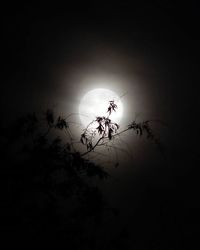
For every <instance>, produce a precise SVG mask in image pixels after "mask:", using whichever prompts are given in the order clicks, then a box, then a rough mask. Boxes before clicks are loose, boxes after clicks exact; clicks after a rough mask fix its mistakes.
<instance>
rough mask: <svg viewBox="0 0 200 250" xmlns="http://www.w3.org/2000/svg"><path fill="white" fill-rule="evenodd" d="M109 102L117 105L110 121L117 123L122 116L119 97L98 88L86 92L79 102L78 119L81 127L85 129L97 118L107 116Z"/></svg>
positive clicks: (110, 91) (112, 92)
mask: <svg viewBox="0 0 200 250" xmlns="http://www.w3.org/2000/svg"><path fill="white" fill-rule="evenodd" d="M109 101H114V102H115V104H116V105H117V109H116V112H115V111H113V112H112V113H111V115H110V119H111V120H112V121H113V122H116V123H119V121H120V120H121V118H122V115H123V104H122V102H121V100H120V97H119V96H118V95H117V94H116V93H115V92H114V91H112V90H110V89H105V88H98V89H93V90H91V91H89V92H87V93H86V94H85V95H84V96H83V97H82V99H81V101H80V104H79V117H80V120H81V123H82V125H83V126H84V127H86V126H87V125H88V124H89V123H90V122H91V121H93V120H95V118H96V117H97V116H108V112H107V110H108V106H109Z"/></svg>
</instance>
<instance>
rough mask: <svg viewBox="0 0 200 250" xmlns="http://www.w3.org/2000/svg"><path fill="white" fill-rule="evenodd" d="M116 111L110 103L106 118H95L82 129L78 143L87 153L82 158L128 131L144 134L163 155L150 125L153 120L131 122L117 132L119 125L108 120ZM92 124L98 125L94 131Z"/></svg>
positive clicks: (160, 145) (115, 106)
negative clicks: (79, 142) (84, 147)
mask: <svg viewBox="0 0 200 250" xmlns="http://www.w3.org/2000/svg"><path fill="white" fill-rule="evenodd" d="M116 109H117V105H116V104H115V102H114V101H110V102H109V106H108V110H107V113H108V116H107V117H106V116H98V117H96V119H95V120H93V121H92V122H91V123H89V124H88V126H87V127H86V128H85V129H84V132H83V133H82V134H81V138H80V141H81V143H82V144H83V145H85V146H86V148H87V151H86V152H85V153H83V154H82V156H84V155H86V154H88V153H90V152H91V151H94V150H95V148H96V147H97V146H104V147H107V146H110V145H109V141H111V140H113V139H114V138H115V137H116V136H120V135H121V134H123V133H125V132H127V131H129V130H133V131H135V133H136V135H138V136H142V135H144V134H146V138H147V139H149V140H151V141H153V142H154V143H155V144H156V146H157V148H158V149H159V151H160V152H161V153H162V154H163V155H164V152H165V149H164V146H163V145H162V143H161V142H160V140H159V138H157V137H156V135H155V134H154V132H153V129H152V128H151V125H150V123H151V122H152V121H153V120H152V121H150V120H146V121H143V122H139V123H137V122H136V121H133V122H132V123H130V124H129V125H128V126H127V127H126V128H125V129H124V130H122V131H119V128H120V126H119V124H117V123H113V122H112V120H111V119H110V116H111V114H112V112H113V111H114V112H116ZM158 122H160V121H158ZM94 124H98V125H97V127H96V128H95V129H94V128H93V125H94ZM91 127H92V128H91Z"/></svg>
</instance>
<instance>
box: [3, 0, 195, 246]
mask: <svg viewBox="0 0 200 250" xmlns="http://www.w3.org/2000/svg"><path fill="white" fill-rule="evenodd" d="M138 2H140V3H137V4H133V3H132V4H130V3H124V4H116V3H115V4H114V3H113V4H109V5H108V4H106V3H105V4H101V3H100V2H99V4H98V5H94V4H90V5H88V6H80V5H79V4H77V5H76V6H73V7H72V6H62V5H54V4H51V5H45V6H42V5H36V4H35V5H31V4H26V5H21V6H19V5H18V4H17V3H16V4H14V5H9V6H5V7H3V8H2V14H1V15H2V21H1V23H2V24H3V29H2V32H1V33H2V40H3V45H1V50H2V54H3V56H2V57H1V61H2V63H3V67H2V68H1V69H2V75H1V79H2V80H1V91H0V93H1V99H0V101H1V105H0V111H1V117H2V120H4V126H5V125H6V123H7V122H8V121H10V120H12V119H13V118H14V117H16V116H17V115H18V114H21V113H23V112H26V111H29V110H42V109H43V108H46V107H48V106H50V107H52V106H54V105H55V106H56V107H57V108H58V109H59V107H60V109H61V111H62V112H63V110H64V106H63V105H66V107H67V109H66V112H71V110H70V109H73V111H74V110H75V108H76V104H77V99H79V97H80V95H81V93H82V92H81V91H83V89H84V88H87V86H85V85H81V80H82V77H83V78H85V77H90V75H92V76H95V77H96V76H101V75H103V76H105V77H114V78H116V79H125V81H126V82H128V83H127V84H125V85H124V87H125V91H124V92H126V91H129V92H130V94H129V96H128V97H127V98H128V100H127V104H126V105H127V106H128V110H129V112H130V113H131V110H132V105H133V102H132V101H133V99H134V98H136V99H137V102H136V104H135V105H136V107H137V108H135V107H133V109H134V111H137V112H140V111H141V112H144V113H145V112H146V113H145V114H147V115H153V116H154V117H155V116H156V117H159V118H162V120H166V122H167V123H168V124H169V128H168V131H167V134H165V135H164V137H167V139H166V143H167V147H168V160H167V161H166V162H165V161H163V160H160V157H159V156H157V155H156V156H155V154H154V153H152V155H151V152H152V150H150V153H148V148H144V152H145V153H144V154H143V153H142V149H141V150H139V151H140V153H139V154H140V155H139V156H138V157H137V156H136V158H138V159H139V160H138V162H136V164H137V163H138V166H139V167H138V166H137V167H136V169H137V171H136V172H137V173H135V174H134V171H133V170H130V169H131V167H132V165H131V166H129V168H128V169H126V168H125V169H126V171H125V170H122V169H123V166H121V169H119V170H116V172H117V173H115V174H116V179H118V178H119V175H121V172H123V173H124V172H125V173H124V174H123V175H122V178H121V180H119V182H120V184H119V182H117V181H113V182H114V184H113V185H111V184H108V186H109V185H111V187H110V186H109V187H108V189H109V190H111V191H110V193H111V194H110V195H113V197H114V198H113V200H114V202H115V203H116V204H118V205H119V204H120V206H122V207H123V208H122V209H124V211H126V212H127V213H126V214H128V215H129V216H130V218H129V219H127V221H129V220H130V221H131V223H129V224H128V227H130V228H132V233H133V234H135V233H136V231H137V230H136V229H135V228H136V226H132V225H133V224H134V223H136V225H137V228H139V229H138V231H137V233H138V235H143V234H144V235H145V237H147V236H148V235H149V232H150V231H151V230H152V228H151V225H152V221H153V220H155V218H157V210H156V209H157V207H158V204H161V203H162V205H163V206H164V207H165V208H166V207H167V208H166V209H168V210H169V213H168V216H169V218H163V221H164V222H163V224H162V225H163V227H164V228H165V225H166V223H167V221H169V220H176V223H175V224H173V223H172V224H170V223H171V222H168V224H167V226H166V228H167V229H166V228H165V229H163V228H162V229H160V230H166V231H167V232H168V233H169V235H172V234H177V239H178V240H180V238H181V237H184V235H187V233H188V232H189V229H188V228H189V227H190V228H192V229H191V232H192V236H191V237H193V235H196V234H197V233H198V225H199V222H200V217H199V214H198V212H197V211H198V209H199V204H198V195H199V184H198V182H199V181H198V176H199V170H198V164H197V163H195V162H196V161H199V140H198V139H199V121H198V120H199V119H198V118H199V117H198V116H199V109H198V108H199V104H200V103H199V92H198V86H199V7H198V5H197V3H196V1H187V3H185V4H183V3H182V2H180V3H178V2H177V1H175V2H174V1H156V0H154V1H151V3H150V1H149V3H145V2H144V1H138ZM65 79H66V80H65ZM136 79H137V82H138V84H134V81H135V80H136ZM79 80H80V82H79V83H77V81H79ZM72 83H73V84H72ZM117 86H118V85H117ZM77 89H80V91H79V92H76V91H77ZM119 89H120V91H121V90H123V86H120V87H119ZM134 91H136V93H137V94H135V96H134ZM76 94H77V96H78V97H76ZM72 97H73V98H72ZM63 102H64V104H63ZM65 102H66V104H65ZM140 109H141V110H140ZM165 131H166V130H165ZM164 133H166V132H164ZM157 157H158V159H157ZM139 168H140V169H142V170H140V171H138V169H139ZM165 202H168V203H167V204H168V205H167V206H165ZM122 204H123V205H122ZM147 207H148V209H147V210H146V208H147ZM133 209H134V211H135V212H134V213H132V211H133ZM136 214H137V215H136ZM173 216H174V217H173ZM125 217H126V216H125ZM136 218H137V219H136ZM124 220H125V224H126V223H127V221H126V218H125V219H124ZM135 221H136V222H135ZM153 225H154V229H155V227H156V226H155V224H153ZM159 225H160V224H159ZM180 228H181V229H180ZM154 229H153V230H154ZM181 230H182V231H181ZM188 234H189V233H188ZM152 237H159V235H157V236H156V235H153V236H152ZM169 237H170V236H169ZM147 238H148V237H147ZM172 238H173V237H172ZM162 249H164V248H162ZM166 249H167V248H166Z"/></svg>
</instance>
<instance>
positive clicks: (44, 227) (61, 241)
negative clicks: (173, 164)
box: [1, 101, 163, 249]
mask: <svg viewBox="0 0 200 250" xmlns="http://www.w3.org/2000/svg"><path fill="white" fill-rule="evenodd" d="M112 112H117V105H116V104H115V102H114V101H110V102H109V106H108V109H107V116H98V117H96V119H95V120H94V121H92V122H91V123H90V124H89V125H88V126H87V127H86V128H85V129H84V130H83V133H82V134H81V138H80V143H81V144H82V145H83V146H84V147H86V151H85V152H83V153H81V152H79V151H77V150H76V147H75V145H74V141H73V139H72V136H71V133H70V126H69V122H68V121H67V120H66V119H65V118H63V117H62V116H56V115H55V114H54V112H53V111H52V110H50V109H48V110H47V111H46V112H45V113H44V114H43V116H42V117H39V115H36V113H30V114H27V115H25V116H23V117H20V118H19V119H17V121H16V122H15V123H14V124H13V125H12V126H11V127H9V128H8V129H7V130H5V131H4V132H5V133H4V134H3V137H4V140H3V141H4V142H3V143H2V144H1V151H2V153H3V157H2V158H1V165H2V166H3V167H2V169H3V171H4V172H3V175H4V177H5V178H4V185H5V186H6V185H8V184H9V185H8V188H7V189H6V191H5V194H4V196H5V200H6V201H5V204H4V207H5V211H4V212H5V214H8V215H9V216H7V217H8V218H9V219H7V220H6V222H5V225H4V226H5V227H6V226H7V227H10V228H12V230H13V232H14V234H15V236H12V237H15V241H16V242H20V244H22V242H24V244H26V242H32V244H33V247H37V246H38V244H40V245H41V244H44V245H45V246H51V247H61V246H63V245H66V244H67V245H68V246H69V245H70V246H72V247H73V249H95V248H96V246H95V242H96V238H97V235H98V229H99V227H100V224H101V221H102V217H103V216H104V215H105V214H106V213H107V214H108V213H111V214H112V215H114V216H117V214H118V212H116V211H117V210H116V209H114V208H111V207H110V206H109V205H108V204H107V203H106V201H105V200H104V197H103V196H102V193H101V192H100V190H99V188H98V187H97V186H96V184H95V182H96V178H99V179H100V180H106V179H107V178H109V177H110V175H109V174H108V173H107V172H106V171H105V170H104V169H103V167H102V166H99V165H98V164H96V163H93V162H92V161H90V160H88V159H86V157H84V156H85V155H87V154H89V153H91V154H92V152H93V151H95V148H96V147H97V146H103V147H108V146H109V143H111V142H113V140H114V138H115V137H116V136H120V135H121V134H122V133H125V132H127V131H130V130H133V131H134V132H135V133H136V135H138V136H142V135H144V134H146V138H147V139H149V140H152V141H153V142H154V143H155V144H156V145H157V146H158V147H159V149H160V150H161V152H163V147H162V145H161V143H160V141H159V140H158V138H157V137H156V136H155V135H154V133H153V130H152V128H151V126H150V123H151V121H144V122H141V123H136V121H133V122H132V123H130V124H129V125H128V126H127V127H126V128H125V129H124V130H121V131H120V126H119V124H117V123H114V122H112V120H111V114H112ZM94 125H95V127H94ZM58 131H59V132H63V135H64V136H67V137H65V138H66V139H65V138H64V136H62V137H61V136H60V135H58V134H59V133H57V132H58ZM1 136H2V135H1ZM118 165H119V163H118V162H117V163H116V164H115V166H118ZM11 215H12V216H11ZM86 229H87V230H86ZM22 235H23V239H22ZM24 239H25V240H24ZM66 239H67V243H66ZM47 242H48V244H47Z"/></svg>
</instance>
